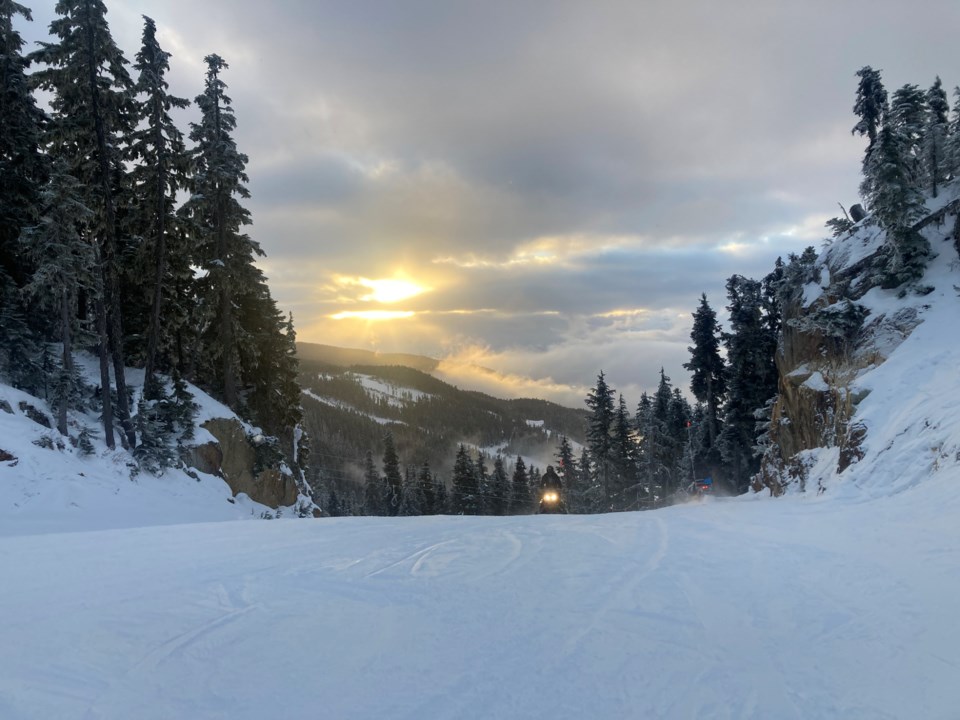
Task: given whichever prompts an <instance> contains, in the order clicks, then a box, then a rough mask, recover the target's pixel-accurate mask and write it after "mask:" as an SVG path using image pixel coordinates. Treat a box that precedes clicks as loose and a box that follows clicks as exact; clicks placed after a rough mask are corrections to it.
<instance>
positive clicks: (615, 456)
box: [610, 395, 637, 509]
mask: <svg viewBox="0 0 960 720" xmlns="http://www.w3.org/2000/svg"><path fill="white" fill-rule="evenodd" d="M611 432H612V434H613V438H612V441H613V442H612V444H611V447H610V462H611V465H612V466H613V472H614V481H613V485H614V487H613V488H612V494H613V498H614V500H615V502H614V506H615V507H617V508H619V509H625V508H627V507H630V506H631V505H632V503H633V499H634V497H635V495H636V488H635V486H636V484H637V466H636V462H637V457H636V456H637V449H636V443H635V442H634V439H633V422H632V420H631V419H630V413H629V411H628V410H627V402H626V400H624V399H623V395H620V396H619V399H618V401H617V408H616V410H615V412H614V416H613V427H612V428H611ZM628 491H630V492H628Z"/></svg>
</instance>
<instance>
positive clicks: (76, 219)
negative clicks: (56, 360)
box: [23, 161, 96, 435]
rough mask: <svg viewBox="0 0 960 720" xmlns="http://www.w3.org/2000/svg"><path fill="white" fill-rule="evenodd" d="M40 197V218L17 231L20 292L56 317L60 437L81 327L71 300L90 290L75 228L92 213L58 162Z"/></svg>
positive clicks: (71, 398)
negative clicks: (23, 279)
mask: <svg viewBox="0 0 960 720" xmlns="http://www.w3.org/2000/svg"><path fill="white" fill-rule="evenodd" d="M41 197H42V206H43V215H42V217H41V218H40V222H39V223H38V224H37V225H36V226H34V227H31V228H27V229H26V230H25V231H24V233H23V241H24V242H23V244H24V254H25V255H26V256H27V257H28V258H29V261H30V264H31V265H32V266H33V268H34V273H33V275H32V277H31V279H30V282H29V283H27V285H26V286H25V287H24V292H25V293H26V294H27V295H28V296H30V297H33V298H34V299H35V300H36V304H37V307H38V308H40V309H42V310H44V311H46V312H49V313H51V314H52V315H53V317H55V318H56V319H57V322H56V324H57V327H58V328H59V332H58V334H57V339H58V340H59V342H60V345H61V352H62V354H61V359H60V368H59V373H58V378H57V379H56V381H55V383H54V393H53V394H54V398H52V399H53V403H52V404H53V405H54V407H56V409H57V429H58V430H59V431H60V434H61V435H66V434H67V410H68V409H69V407H70V406H71V405H74V404H75V401H76V399H77V395H78V393H79V387H78V380H77V375H76V371H75V369H74V362H73V350H74V345H75V341H76V340H77V338H78V336H79V335H80V331H81V327H80V322H79V318H78V314H77V300H78V297H79V295H80V293H81V292H84V293H87V294H91V293H93V292H95V288H96V280H95V276H96V260H95V257H94V254H93V248H92V247H91V246H90V244H89V243H88V242H86V240H85V239H84V238H83V237H81V235H80V232H79V228H80V227H81V226H82V225H83V223H85V222H87V221H88V219H89V218H90V216H91V215H92V213H91V211H90V210H89V208H87V206H86V205H84V204H83V201H82V199H81V197H80V187H79V183H78V182H77V180H76V179H75V178H73V177H71V176H70V175H68V174H67V168H66V163H64V162H63V161H59V162H58V163H56V164H55V165H54V169H53V172H52V173H51V176H50V182H49V183H48V185H47V187H46V189H45V190H44V192H43V194H42V196H41Z"/></svg>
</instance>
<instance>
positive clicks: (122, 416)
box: [86, 1, 137, 448]
mask: <svg viewBox="0 0 960 720" xmlns="http://www.w3.org/2000/svg"><path fill="white" fill-rule="evenodd" d="M86 5H87V28H86V29H87V60H88V62H87V70H88V80H89V83H90V104H91V110H92V112H93V123H94V128H95V130H96V134H97V155H98V163H99V166H100V188H101V191H102V192H103V202H104V210H105V213H106V218H105V220H106V222H105V223H104V234H103V243H102V245H103V252H102V255H101V264H100V268H101V274H102V275H103V295H104V298H103V303H104V306H105V314H106V321H105V325H106V333H107V338H108V340H109V345H108V347H109V350H110V356H111V358H112V360H113V374H114V378H115V380H116V385H117V415H118V418H119V420H120V426H121V427H122V428H123V441H124V443H125V444H126V445H127V446H128V447H130V448H133V447H135V446H136V444H137V436H136V433H135V431H134V429H133V422H132V420H131V419H130V405H129V402H128V400H127V382H126V375H125V364H124V360H123V326H122V323H121V321H120V297H119V290H118V288H117V284H118V283H117V278H116V275H117V259H116V254H117V242H116V233H117V219H116V212H115V210H114V206H113V190H112V188H111V187H110V163H109V161H108V159H107V139H106V131H105V130H104V127H103V115H102V113H101V112H100V94H99V91H98V89H97V69H96V67H95V66H94V64H93V56H94V36H93V24H92V23H91V22H90V7H89V5H90V4H89V1H88V2H87V3H86ZM101 340H102V338H101ZM102 362H103V360H102V358H101V363H102ZM101 374H102V370H101Z"/></svg>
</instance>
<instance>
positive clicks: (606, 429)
mask: <svg viewBox="0 0 960 720" xmlns="http://www.w3.org/2000/svg"><path fill="white" fill-rule="evenodd" d="M614 392H615V390H614V389H613V388H612V387H610V386H609V385H608V384H607V380H606V378H605V377H604V374H603V371H602V370H601V371H600V374H599V375H598V376H597V384H596V385H595V386H594V387H593V389H592V390H591V391H590V393H589V394H588V395H587V397H586V400H585V402H586V405H587V408H588V409H589V410H590V417H589V418H588V419H587V446H588V447H589V448H590V455H591V456H592V458H593V463H594V472H595V473H596V476H597V481H598V483H599V484H600V486H601V487H602V488H603V504H604V505H606V504H607V503H608V502H609V500H610V496H611V484H610V480H611V476H612V474H613V468H612V465H611V458H610V451H611V448H612V446H613V436H612V430H613V423H614V419H615V417H614V416H615V414H616V411H615V409H614V403H613V395H614Z"/></svg>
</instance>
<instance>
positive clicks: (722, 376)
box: [683, 293, 727, 468]
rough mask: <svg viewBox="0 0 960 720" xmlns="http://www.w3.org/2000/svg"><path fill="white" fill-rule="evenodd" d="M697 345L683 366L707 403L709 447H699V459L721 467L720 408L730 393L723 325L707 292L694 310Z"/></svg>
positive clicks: (695, 392) (696, 392) (695, 391)
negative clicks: (723, 352)
mask: <svg viewBox="0 0 960 720" xmlns="http://www.w3.org/2000/svg"><path fill="white" fill-rule="evenodd" d="M690 339H691V340H692V341H693V345H692V346H691V347H688V348H687V350H688V351H689V353H690V362H688V363H684V365H683V367H684V369H686V370H689V371H690V375H691V377H690V391H691V392H692V393H693V396H694V397H695V398H696V399H697V400H699V401H700V402H702V403H703V404H704V406H705V412H704V417H703V430H704V432H705V434H706V440H707V442H706V446H705V447H703V448H700V449H699V450H698V453H697V454H698V458H699V461H700V462H701V463H702V464H703V465H705V466H708V467H713V468H716V467H719V465H720V460H721V458H720V453H719V450H718V449H717V437H719V435H720V408H721V407H723V400H724V398H725V396H726V393H727V379H726V371H725V366H724V362H723V357H722V356H721V355H720V324H719V323H718V322H717V314H716V312H714V310H713V308H712V307H710V303H709V302H707V295H706V293H704V294H702V295H701V296H700V306H699V307H698V308H697V310H696V312H695V313H693V330H691V331H690Z"/></svg>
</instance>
